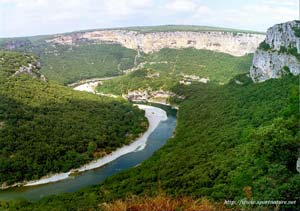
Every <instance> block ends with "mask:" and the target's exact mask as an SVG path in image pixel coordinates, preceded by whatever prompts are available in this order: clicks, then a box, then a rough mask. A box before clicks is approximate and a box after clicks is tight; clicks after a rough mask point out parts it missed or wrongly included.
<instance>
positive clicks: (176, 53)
mask: <svg viewBox="0 0 300 211" xmlns="http://www.w3.org/2000/svg"><path fill="white" fill-rule="evenodd" d="M251 60H252V55H251V54H249V55H246V56H242V57H234V56H231V55H228V54H224V53H217V52H213V51H209V50H197V49H192V48H188V49H180V50H177V49H162V50H161V51H159V52H156V53H153V54H149V55H144V56H143V57H140V58H139V61H140V62H141V64H143V65H142V66H141V67H140V68H138V69H137V70H135V71H132V72H129V73H128V74H126V75H124V76H121V77H118V78H115V79H112V80H108V81H103V83H102V84H101V85H99V86H98V91H99V92H103V93H113V94H117V95H122V94H125V95H127V94H128V93H130V92H134V91H135V92H138V91H148V92H153V91H160V90H163V91H170V90H171V89H172V87H174V86H176V85H177V84H179V83H180V84H185V85H187V86H188V85H190V84H192V83H201V82H202V83H207V82H213V83H216V84H226V83H228V82H229V80H230V79H231V78H233V77H234V76H235V75H237V74H241V73H246V72H248V69H249V66H250V65H251ZM216 61H218V62H216Z"/></svg>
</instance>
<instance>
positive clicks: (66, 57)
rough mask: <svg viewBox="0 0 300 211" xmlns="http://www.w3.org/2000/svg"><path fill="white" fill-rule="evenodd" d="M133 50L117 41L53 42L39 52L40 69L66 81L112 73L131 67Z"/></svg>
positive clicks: (134, 52) (55, 78) (50, 77)
mask: <svg viewBox="0 0 300 211" xmlns="http://www.w3.org/2000/svg"><path fill="white" fill-rule="evenodd" d="M135 55H136V51H134V50H130V49H127V48H125V47H122V46H121V45H117V44H100V45H97V44H93V45H79V46H72V47H70V46H62V45H57V46H55V47H54V49H52V50H50V51H49V50H48V51H47V53H46V54H42V55H41V61H42V62H43V64H44V65H43V68H42V70H41V72H42V73H43V74H45V76H46V77H47V78H49V79H51V80H55V81H58V82H60V83H64V84H68V83H72V82H75V81H78V80H81V79H87V78H95V77H108V76H116V75H119V74H120V73H122V70H126V69H129V68H132V67H133V66H134V58H135Z"/></svg>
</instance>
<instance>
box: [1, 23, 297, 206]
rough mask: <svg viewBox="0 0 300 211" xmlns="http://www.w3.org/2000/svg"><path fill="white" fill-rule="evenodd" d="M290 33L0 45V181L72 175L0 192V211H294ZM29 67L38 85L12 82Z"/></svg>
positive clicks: (165, 29) (138, 30)
mask: <svg viewBox="0 0 300 211" xmlns="http://www.w3.org/2000/svg"><path fill="white" fill-rule="evenodd" d="M299 29H300V25H299V21H291V22H287V23H282V24H277V25H275V26H273V27H271V28H269V30H268V32H267V34H266V35H264V34H263V33H258V32H249V31H243V30H233V29H224V28H214V27H207V28H205V27H197V26H157V27H130V28H123V29H103V30H87V31H79V32H71V33H65V34H59V35H49V36H42V37H36V38H32V37H29V38H22V39H21V40H13V39H12V40H9V39H5V40H2V41H1V40H0V45H1V46H2V48H6V50H2V51H1V52H2V53H1V56H0V58H4V59H2V60H0V61H5V62H3V63H0V64H1V65H2V66H0V67H1V69H0V70H1V71H0V76H1V77H0V80H1V82H3V83H1V85H0V95H1V96H3V98H0V100H1V101H0V106H1V107H0V144H1V146H0V149H1V148H2V151H1V157H0V158H1V159H0V164H1V165H0V179H1V180H0V181H1V182H2V184H3V183H4V184H5V185H4V186H6V185H9V184H13V183H14V182H18V181H24V180H32V179H33V180H35V179H39V178H41V177H42V176H44V175H47V173H49V172H53V173H58V172H68V175H67V177H69V176H71V177H69V178H68V179H66V180H62V181H60V182H57V183H53V184H47V185H45V186H37V187H23V188H20V189H15V191H14V189H11V190H7V192H0V199H1V200H2V201H1V202H0V208H3V209H6V210H12V211H14V210H22V211H40V210H66V211H69V210H93V211H99V210H100V211H107V210H109V208H110V206H116V207H117V206H118V204H122V203H125V204H129V205H128V206H129V207H130V203H135V202H136V201H137V202H138V203H152V202H149V201H152V200H160V199H162V200H165V201H168V200H169V201H173V200H175V201H176V200H177V202H178V201H179V202H183V201H184V199H186V201H188V202H187V203H195V206H196V205H197V207H209V209H210V210H216V209H221V210H225V209H229V210H231V209H232V210H234V209H235V210H237V209H238V210H249V209H250V210H251V209H252V210H263V209H265V210H268V209H274V208H278V207H277V205H271V204H269V205H257V204H256V205H249V204H239V205H236V204H229V205H224V200H234V201H243V200H244V201H245V200H246V201H247V200H248V201H250V200H253V201H260V200H264V201H268V200H287V201H296V202H295V204H284V205H280V206H279V207H280V209H283V210H288V209H298V208H299V200H298V198H295V196H297V195H298V194H299V190H300V183H299V181H300V174H299V172H298V170H297V160H299V148H300V143H299V140H300V137H299V136H300V133H299V119H300V113H299V73H300V66H299V60H298V55H299V53H300V50H299V43H300V38H299V36H298V31H299ZM286 37H288V38H286ZM189 40H191V42H189ZM18 42H19V43H18ZM214 43H216V44H214ZM282 46H283V47H282ZM7 48H9V50H13V51H17V52H18V53H17V52H12V51H7V50H8V49H7ZM295 49H296V51H295ZM32 55H34V56H32ZM6 58H7V59H6ZM38 61H40V64H38ZM28 63H31V64H32V65H31V66H30V67H34V68H36V69H33V70H32V71H31V72H33V73H34V74H28V71H27V72H26V71H25V72H26V73H24V74H21V75H16V76H14V73H15V72H16V71H18V70H19V69H20V68H21V67H23V66H24V65H25V66H26V67H28V66H27V64H28ZM3 67H5V68H3ZM21 69H22V68H21ZM23 69H24V68H23ZM23 69H22V70H23ZM31 72H30V73H31ZM42 76H43V77H42ZM44 79H45V80H44ZM72 89H75V90H72ZM88 92H89V93H88ZM138 102H139V103H140V102H142V103H145V104H147V103H151V102H154V103H160V105H158V104H153V106H155V107H161V108H163V109H164V110H165V111H163V110H161V109H159V108H155V107H148V106H146V105H139V107H140V108H141V109H142V110H141V109H138V108H137V107H136V106H135V105H134V103H138ZM161 104H166V105H170V106H172V107H176V108H177V109H178V110H177V112H175V111H174V110H172V109H171V107H170V106H169V107H165V106H163V105H161ZM10 105H14V106H10ZM150 105H151V104H150ZM147 108H149V110H147ZM143 109H144V110H145V112H144V111H143ZM153 109H154V110H153ZM145 115H146V117H147V118H148V120H149V121H147V119H146V117H145ZM156 115H158V116H159V118H157V119H156V120H155V123H154V125H155V126H154V125H153V124H152V123H153V122H151V116H152V117H153V116H156ZM176 119H177V121H176ZM148 127H150V128H148ZM147 128H148V130H147ZM145 131H146V132H145ZM142 134H144V135H143V136H141V135H142ZM32 137H34V138H32ZM134 140H138V141H137V142H133V141H134ZM146 141H147V144H146ZM70 143H72V144H70ZM136 143H138V144H137V145H136ZM28 145H31V146H32V147H30V148H29V147H28ZM124 145H127V146H125V147H124ZM131 146H134V147H131ZM58 149H60V150H61V151H58ZM118 149H119V150H121V151H122V152H120V151H115V150H118ZM122 149H126V150H122ZM40 151H42V152H40ZM114 153H116V154H117V155H116V154H114ZM50 155H51V156H50ZM120 155H122V156H120ZM49 156H50V157H49ZM98 158H103V159H105V160H106V159H107V162H105V161H103V160H101V159H100V164H101V165H100V164H99V163H96V162H95V163H93V162H92V160H95V159H98ZM112 158H113V159H112ZM23 159H25V160H26V162H25V163H26V164H24V162H21V160H23ZM89 162H92V163H90V164H91V165H89V164H88V165H87V166H85V167H86V168H85V167H82V168H80V166H83V165H84V164H87V163H89ZM98 164H99V165H98ZM104 164H106V165H104ZM102 165H103V166H102ZM100 166H102V167H101V168H97V169H96V170H95V171H86V172H83V173H80V174H79V175H73V174H72V175H71V174H70V173H71V172H69V171H70V170H71V169H77V170H78V172H77V171H76V172H75V171H74V172H73V173H76V174H77V173H79V172H81V170H82V171H84V170H87V169H92V167H100ZM12 167H13V168H12ZM90 167H91V168H90ZM7 172H9V174H7ZM72 178H73V179H72ZM32 184H34V183H32ZM38 184H40V183H38ZM83 187H85V188H83ZM27 188H28V189H27ZM31 188H32V189H31ZM22 192H23V193H22ZM46 192H47V193H46ZM48 193H49V195H48ZM52 194H53V195H52ZM55 194H56V195H55ZM19 197H21V198H23V199H21V200H11V199H16V198H19ZM148 199H149V201H148ZM9 200H11V201H9ZM194 201H196V202H194ZM162 203H163V202H162ZM174 203H175V202H174ZM179 204H180V203H179ZM183 204H184V203H183ZM178 206H179V205H178ZM180 206H181V208H182V207H184V206H183V205H180ZM107 207H108V208H107ZM120 209H121V208H120ZM120 209H119V210H120ZM203 209H204V208H203ZM119 210H118V211H119ZM173 210H175V209H173ZM173 210H172V211H173Z"/></svg>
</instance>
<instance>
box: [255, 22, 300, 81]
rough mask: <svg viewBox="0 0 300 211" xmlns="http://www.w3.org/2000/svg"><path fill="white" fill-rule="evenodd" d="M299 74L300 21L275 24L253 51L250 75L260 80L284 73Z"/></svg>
mask: <svg viewBox="0 0 300 211" xmlns="http://www.w3.org/2000/svg"><path fill="white" fill-rule="evenodd" d="M288 73H291V74H293V75H298V74H300V21H296V20H295V21H290V22H286V23H282V24H277V25H275V26H273V27H271V28H269V29H268V32H267V36H266V39H265V40H264V41H263V42H262V43H261V44H260V47H259V49H258V50H257V51H256V52H255V54H254V58H253V64H252V66H251V70H250V75H251V78H252V79H253V81H255V82H262V81H265V80H268V79H270V78H279V77H281V76H282V75H284V74H288Z"/></svg>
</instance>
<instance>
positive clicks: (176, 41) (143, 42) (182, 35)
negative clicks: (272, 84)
mask: <svg viewBox="0 0 300 211" xmlns="http://www.w3.org/2000/svg"><path fill="white" fill-rule="evenodd" d="M263 39H264V35H262V34H254V33H245V32H243V33H242V32H241V33H237V32H220V31H214V32H213V31H204V32H191V31H174V32H151V33H141V32H138V31H129V30H96V31H89V32H77V33H76V32H75V33H71V34H68V35H58V36H57V37H55V38H54V39H51V40H48V42H53V43H59V44H63V45H76V44H77V43H79V42H80V41H84V40H87V41H91V42H96V43H101V42H106V43H119V44H121V45H123V46H124V47H127V48H130V49H135V50H139V51H142V52H144V53H151V52H155V51H159V50H160V49H162V48H175V49H179V48H189V47H193V48H196V49H207V50H213V51H218V52H223V53H228V54H231V55H234V56H243V55H245V54H247V53H253V52H254V51H255V49H256V48H257V47H258V45H259V43H260V42H261V41H262V40H263Z"/></svg>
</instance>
